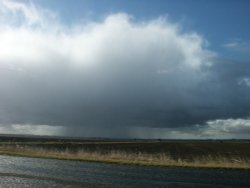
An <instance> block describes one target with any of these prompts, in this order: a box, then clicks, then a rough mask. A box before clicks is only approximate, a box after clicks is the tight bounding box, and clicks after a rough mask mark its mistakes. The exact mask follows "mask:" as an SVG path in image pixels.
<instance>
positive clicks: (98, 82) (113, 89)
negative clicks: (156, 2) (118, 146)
mask: <svg viewBox="0 0 250 188" xmlns="http://www.w3.org/2000/svg"><path fill="white" fill-rule="evenodd" d="M0 14H1V16H2V19H0V41H1V42H0V52H1V53H0V91H1V92H0V100H1V101H2V104H1V106H0V123H6V124H12V125H18V126H19V127H15V126H14V127H13V129H12V130H15V131H17V132H20V131H19V130H22V126H21V125H23V126H24V129H25V130H26V129H27V126H26V125H27V124H28V125H29V126H30V125H33V124H34V125H38V127H37V128H36V129H35V130H34V131H35V132H36V133H38V132H39V131H42V129H43V128H41V129H40V128H39V125H44V124H45V125H63V126H69V127H71V126H74V125H75V124H76V125H81V126H83V127H84V126H86V127H88V126H89V127H91V126H93V125H95V126H96V127H98V126H102V124H112V125H115V126H120V125H121V126H123V125H124V124H125V125H126V126H140V125H142V124H143V125H144V126H149V127H151V126H159V127H160V126H161V127H162V126H168V125H166V124H167V123H166V122H170V123H169V124H171V121H172V120H173V119H175V118H173V117H172V116H175V115H176V114H177V113H175V112H176V111H177V112H178V114H177V115H179V111H180V114H184V117H185V118H186V119H188V118H189V116H186V115H187V114H188V113H187V112H189V111H190V110H192V107H193V106H195V105H199V104H200V101H199V99H198V98H199V97H198V98H197V96H195V95H193V93H192V92H193V91H194V90H195V88H197V86H198V85H199V84H200V82H201V81H202V80H203V79H205V77H206V72H205V71H204V70H203V68H204V66H208V65H209V66H211V64H210V58H212V57H213V56H214V53H213V52H211V51H209V50H207V49H206V41H205V39H204V38H203V37H201V36H200V35H199V34H197V33H195V32H192V33H189V32H183V31H182V30H181V29H180V27H179V25H178V24H174V23H171V22H169V21H168V20H167V19H166V18H156V19H153V20H149V21H145V22H139V21H135V20H134V19H132V18H131V17H130V16H129V15H127V14H126V13H117V14H111V15H109V16H107V17H106V18H104V19H103V21H100V22H93V21H88V22H86V23H85V24H75V25H73V26H68V25H64V24H63V23H61V22H60V21H59V20H58V16H57V15H56V13H54V12H52V11H50V10H46V9H43V8H41V7H37V6H35V5H33V4H25V3H21V2H16V1H2V2H1V3H0ZM20 18H21V19H20ZM202 100H203V98H202ZM206 102H207V103H209V101H206ZM180 109H181V110H180ZM182 110H183V111H182ZM156 112H157V113H156ZM182 112H184V113H182ZM152 114H155V116H153V115H152ZM191 115H192V114H191ZM178 117H179V116H178ZM178 117H177V119H178ZM179 119H180V121H181V119H182V118H180V117H179ZM174 121H175V120H174ZM178 123H179V122H178ZM179 124H180V123H179ZM179 124H178V126H180V125H179ZM43 127H44V126H43ZM19 128H20V129H19ZM34 131H33V132H34ZM52 132H53V131H52ZM41 133H42V132H41ZM65 134H67V133H65Z"/></svg>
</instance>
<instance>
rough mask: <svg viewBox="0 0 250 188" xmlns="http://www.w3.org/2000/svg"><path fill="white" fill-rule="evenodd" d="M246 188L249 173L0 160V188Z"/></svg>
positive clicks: (249, 183)
mask: <svg viewBox="0 0 250 188" xmlns="http://www.w3.org/2000/svg"><path fill="white" fill-rule="evenodd" d="M22 187H32V188H33V187H34V188H40V187H41V188H42V187H58V188H59V187H60V188H61V187H69V188H71V187H72V188H73V187H74V188H75V187H144V188H147V187H169V188H171V187H175V188H176V187H177V188H178V187H185V188H186V187H206V188H207V187H213V188H217V187H218V188H224V187H232V188H233V187H234V188H240V187H250V171H249V170H220V169H188V168H159V167H143V166H129V165H115V164H103V163H92V162H80V161H63V160H52V159H38V158H25V157H9V156H0V188H22Z"/></svg>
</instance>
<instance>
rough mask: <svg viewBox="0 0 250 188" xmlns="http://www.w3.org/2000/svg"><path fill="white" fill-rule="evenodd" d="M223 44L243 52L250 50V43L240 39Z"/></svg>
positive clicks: (230, 48) (227, 47)
mask: <svg viewBox="0 0 250 188" xmlns="http://www.w3.org/2000/svg"><path fill="white" fill-rule="evenodd" d="M223 46H224V47H225V48H226V49H229V50H234V51H238V52H243V53H246V52H249V51H250V44H249V43H247V42H244V41H242V40H240V39H234V40H231V41H230V42H228V43H225V44H224V45H223Z"/></svg>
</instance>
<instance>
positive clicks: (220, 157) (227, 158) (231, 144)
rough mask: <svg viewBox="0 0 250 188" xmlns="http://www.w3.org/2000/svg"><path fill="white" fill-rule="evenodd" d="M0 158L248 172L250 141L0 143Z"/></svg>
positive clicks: (42, 141) (35, 141) (27, 141)
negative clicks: (245, 170)
mask: <svg viewBox="0 0 250 188" xmlns="http://www.w3.org/2000/svg"><path fill="white" fill-rule="evenodd" d="M0 154H5V155H18V156H29V157H43V158H55V159H67V160H86V161H98V162H110V163H122V164H138V165H157V166H181V167H206V168H241V169H250V142H249V141H233V140H231V141H212V140H211V141H187V140H185V141H178V140H175V141H171V140H80V139H79V140H76V139H51V140H50V139H34V138H32V139H13V138H12V139H6V138H4V139H1V138H0Z"/></svg>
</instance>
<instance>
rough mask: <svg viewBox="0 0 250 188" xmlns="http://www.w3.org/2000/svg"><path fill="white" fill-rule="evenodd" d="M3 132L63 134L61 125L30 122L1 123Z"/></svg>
mask: <svg viewBox="0 0 250 188" xmlns="http://www.w3.org/2000/svg"><path fill="white" fill-rule="evenodd" d="M0 132H1V134H26V135H47V136H53V135H56V136H60V135H61V134H62V127H61V126H49V125H36V126H34V125H28V124H12V125H3V124H0Z"/></svg>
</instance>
